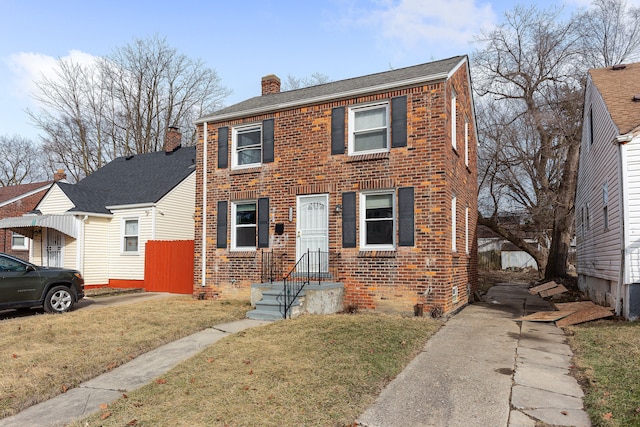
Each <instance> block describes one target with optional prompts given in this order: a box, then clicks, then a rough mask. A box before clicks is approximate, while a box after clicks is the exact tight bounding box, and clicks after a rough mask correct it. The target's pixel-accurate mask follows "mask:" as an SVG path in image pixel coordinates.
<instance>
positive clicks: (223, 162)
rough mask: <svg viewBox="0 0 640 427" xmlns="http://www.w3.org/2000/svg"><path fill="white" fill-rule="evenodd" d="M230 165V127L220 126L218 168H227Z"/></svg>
mask: <svg viewBox="0 0 640 427" xmlns="http://www.w3.org/2000/svg"><path fill="white" fill-rule="evenodd" d="M228 165H229V128H228V127H226V126H225V127H222V128H218V168H220V169H226V168H227V166H228Z"/></svg>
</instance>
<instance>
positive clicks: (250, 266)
mask: <svg viewBox="0 0 640 427" xmlns="http://www.w3.org/2000/svg"><path fill="white" fill-rule="evenodd" d="M196 126H197V132H198V143H197V153H198V155H197V171H196V215H195V225H196V230H195V281H194V294H195V295H198V296H199V297H201V298H247V297H249V295H250V292H251V285H254V284H256V283H259V282H261V281H263V280H264V274H262V273H263V271H264V269H265V259H269V260H272V259H273V258H275V259H277V260H278V261H277V263H278V268H277V271H278V272H277V275H285V274H286V273H287V272H288V271H289V269H291V268H292V267H293V266H294V264H295V263H296V261H297V260H299V259H300V258H301V257H302V256H304V254H305V253H306V251H307V250H310V251H312V252H314V251H318V253H319V254H320V253H327V254H328V261H327V264H330V265H328V266H325V264H324V262H323V268H326V271H327V272H328V273H330V275H331V276H332V279H333V280H334V281H335V282H337V283H340V284H342V285H343V286H344V296H343V302H342V303H343V304H344V306H345V307H346V306H357V307H358V308H360V309H375V310H378V311H388V312H395V313H405V314H408V313H411V314H414V312H415V310H416V309H417V307H420V308H424V310H426V311H427V312H428V310H431V309H433V310H436V311H437V312H441V313H450V312H452V311H454V310H457V309H459V308H461V307H462V306H464V305H465V304H466V303H467V302H468V299H469V295H470V292H471V290H472V289H473V288H474V287H475V286H476V283H477V246H476V223H477V215H476V213H477V198H476V188H477V172H476V145H477V137H476V125H475V115H474V104H473V98H472V92H471V83H470V76H469V62H468V58H467V57H466V56H457V57H453V58H449V59H445V60H442V61H436V62H431V63H427V64H422V65H417V66H413V67H408V68H402V69H396V70H392V71H387V72H382V73H378V74H372V75H367V76H363V77H357V78H352V79H347V80H342V81H336V82H331V83H327V84H323V85H317V86H312V87H308V88H303V89H298V90H292V91H285V92H281V91H280V80H279V79H278V78H277V77H276V76H274V75H269V76H266V77H263V79H262V96H258V97H254V98H251V99H248V100H246V101H243V102H240V103H238V104H235V105H232V106H230V107H227V108H225V109H222V110H220V111H217V112H215V113H214V114H211V115H209V116H206V117H203V118H201V119H199V120H197V121H196ZM205 141H206V143H205ZM265 253H267V254H270V255H269V257H265ZM270 262H271V263H272V264H273V263H274V262H273V261H270ZM267 267H268V268H270V267H269V266H267Z"/></svg>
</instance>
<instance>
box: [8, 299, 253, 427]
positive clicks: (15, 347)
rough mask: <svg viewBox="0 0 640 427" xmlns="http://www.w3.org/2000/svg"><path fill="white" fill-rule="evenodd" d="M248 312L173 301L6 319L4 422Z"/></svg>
mask: <svg viewBox="0 0 640 427" xmlns="http://www.w3.org/2000/svg"><path fill="white" fill-rule="evenodd" d="M248 309H249V307H248V305H247V304H245V303H233V304H229V303H227V304H222V303H220V302H213V301H196V300H194V299H193V298H191V297H167V298H162V299H158V300H152V301H147V302H140V303H135V304H130V305H124V306H118V307H109V308H101V309H94V310H77V311H72V312H70V313H65V314H64V315H47V314H34V315H32V316H27V317H21V318H16V319H10V320H4V321H2V322H0V361H1V362H0V418H3V417H6V416H9V415H12V414H14V413H16V412H19V411H21V410H23V409H24V408H26V407H28V406H31V405H33V404H35V403H38V402H41V401H43V400H46V399H49V398H51V397H53V396H55V395H57V394H60V393H62V392H64V391H66V390H68V389H70V388H73V387H75V386H77V385H78V384H79V383H81V382H82V381H86V380H88V379H91V378H94V377H96V376H97V375H99V374H101V373H104V372H106V371H109V370H111V369H113V368H115V367H116V366H119V365H121V364H123V363H125V362H127V361H129V360H131V359H132V358H134V357H136V356H138V355H140V354H142V353H145V352H147V351H149V350H152V349H154V348H157V347H159V346H160V345H162V344H165V343H167V342H170V341H172V340H175V339H177V338H180V337H183V336H186V335H189V334H191V333H194V332H197V331H199V330H202V329H205V328H207V327H210V326H212V325H215V324H217V323H222V322H226V321H230V320H235V319H238V318H242V317H244V315H245V313H246V312H247V311H248Z"/></svg>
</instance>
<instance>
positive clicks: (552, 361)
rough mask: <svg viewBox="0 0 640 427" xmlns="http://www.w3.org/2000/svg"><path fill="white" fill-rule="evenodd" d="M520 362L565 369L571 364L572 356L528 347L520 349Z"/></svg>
mask: <svg viewBox="0 0 640 427" xmlns="http://www.w3.org/2000/svg"><path fill="white" fill-rule="evenodd" d="M518 361H521V362H523V363H531V364H537V365H545V366H553V367H556V368H565V369H566V367H567V366H569V365H570V364H571V356H567V355H564V354H557V353H549V352H548V351H542V350H536V349H533V348H528V347H518Z"/></svg>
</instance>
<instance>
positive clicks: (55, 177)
mask: <svg viewBox="0 0 640 427" xmlns="http://www.w3.org/2000/svg"><path fill="white" fill-rule="evenodd" d="M65 179H67V174H66V173H64V170H62V169H58V170H57V171H56V172H55V173H54V174H53V180H54V181H62V180H65Z"/></svg>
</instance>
